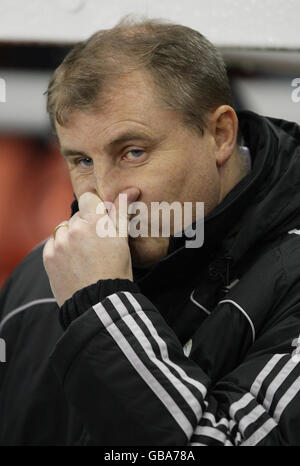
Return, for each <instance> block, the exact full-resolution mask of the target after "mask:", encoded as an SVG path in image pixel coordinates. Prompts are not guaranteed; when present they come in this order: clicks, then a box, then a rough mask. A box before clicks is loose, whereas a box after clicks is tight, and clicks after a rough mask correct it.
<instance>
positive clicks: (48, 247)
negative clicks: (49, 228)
mask: <svg viewBox="0 0 300 466" xmlns="http://www.w3.org/2000/svg"><path fill="white" fill-rule="evenodd" d="M53 255H54V238H53V236H50V238H49V239H48V241H46V243H45V246H44V248H43V263H44V265H45V263H46V261H47V259H48V258H49V257H53Z"/></svg>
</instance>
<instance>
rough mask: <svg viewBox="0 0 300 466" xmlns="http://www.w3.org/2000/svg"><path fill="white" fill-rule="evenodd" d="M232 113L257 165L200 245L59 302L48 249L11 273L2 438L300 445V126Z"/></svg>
mask: <svg viewBox="0 0 300 466" xmlns="http://www.w3.org/2000/svg"><path fill="white" fill-rule="evenodd" d="M238 117H239V122H240V129H241V132H242V134H243V137H244V140H245V143H246V145H247V146H248V147H249V149H250V153H251V157H252V165H253V168H252V170H251V172H250V173H249V174H248V175H247V176H246V177H245V178H244V179H243V180H241V181H240V183H239V184H238V185H236V186H235V187H234V189H233V190H232V191H231V192H230V193H229V194H228V195H227V196H226V198H225V199H224V200H223V202H222V203H221V204H220V205H219V206H218V207H217V208H216V209H215V210H214V211H213V212H212V213H211V214H210V215H209V216H208V217H207V218H206V219H205V239H204V245H203V247H201V248H198V249H193V248H185V247H184V238H173V237H171V240H170V247H169V252H168V255H167V256H166V257H165V258H164V259H162V260H161V261H160V262H158V263H157V264H155V265H154V266H153V267H152V268H151V269H149V270H147V271H146V272H144V273H141V271H138V270H134V283H133V282H131V281H129V280H121V279H115V280H104V281H101V280H99V282H97V283H95V284H93V285H91V286H89V287H86V288H84V289H82V290H79V291H77V292H76V293H75V294H74V295H73V296H72V298H70V299H69V300H67V301H66V302H65V303H64V305H63V306H62V307H61V308H60V309H59V307H58V306H57V304H56V301H55V299H54V297H53V294H52V292H51V289H50V285H49V281H48V278H47V275H46V272H45V270H44V266H43V261H42V250H43V243H42V244H41V245H39V246H37V247H36V248H35V249H34V250H33V251H32V252H31V253H30V254H29V255H28V256H27V257H26V258H25V259H24V260H23V261H22V262H21V264H20V265H19V266H18V267H17V268H16V269H15V271H14V272H13V273H12V275H11V276H10V278H9V279H8V280H7V282H6V284H5V286H4V287H3V289H2V291H1V294H0V317H1V324H0V337H1V338H2V339H3V340H2V342H3V341H5V344H6V362H0V444H2V445H49V444H50V445H106V446H108V445H135V446H136V445H165V446H178V445H180V446H184V445H300V338H299V334H300V129H299V126H297V125H296V124H295V123H291V122H288V121H283V120H278V119H274V118H267V117H261V116H259V115H257V114H255V113H253V112H246V111H244V112H240V113H239V114H238ZM191 169H192V167H191ZM72 207H73V212H74V211H76V208H78V207H77V203H76V201H74V202H73V204H72ZM99 260H101V258H99ZM83 266H84V265H83ZM99 279H101V277H99Z"/></svg>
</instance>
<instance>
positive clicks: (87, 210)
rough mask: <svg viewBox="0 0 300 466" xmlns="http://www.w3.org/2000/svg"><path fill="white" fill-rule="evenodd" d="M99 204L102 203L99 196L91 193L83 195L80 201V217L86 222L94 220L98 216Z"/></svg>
mask: <svg viewBox="0 0 300 466" xmlns="http://www.w3.org/2000/svg"><path fill="white" fill-rule="evenodd" d="M99 202H102V201H101V199H100V197H99V196H97V194H94V193H90V192H86V193H83V194H82V195H81V196H80V198H79V200H78V207H79V212H80V217H81V218H82V219H84V220H86V221H91V220H93V219H94V218H95V216H96V215H97V213H96V209H97V206H98V204H99Z"/></svg>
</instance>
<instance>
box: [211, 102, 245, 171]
mask: <svg viewBox="0 0 300 466" xmlns="http://www.w3.org/2000/svg"><path fill="white" fill-rule="evenodd" d="M238 124H239V121H238V117H237V115H236V113H235V111H234V109H233V108H232V107H230V106H229V105H221V106H220V107H218V108H217V109H216V110H215V112H214V113H213V114H212V115H211V118H210V130H211V134H212V136H213V138H214V142H215V156H216V163H217V166H219V167H221V166H222V165H223V164H224V163H225V162H227V160H228V159H229V158H230V156H231V154H232V153H233V151H234V149H235V146H236V139H237V132H238Z"/></svg>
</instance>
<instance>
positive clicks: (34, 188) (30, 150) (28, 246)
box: [0, 135, 73, 288]
mask: <svg viewBox="0 0 300 466" xmlns="http://www.w3.org/2000/svg"><path fill="white" fill-rule="evenodd" d="M72 200H73V191H72V186H71V183H70V180H69V175H68V170H67V166H66V162H65V161H64V159H63V157H62V155H61V154H60V152H59V149H58V147H57V144H56V143H55V142H54V141H41V140H39V139H38V138H34V137H25V136H18V135H15V136H13V135H0V238H1V241H0V288H1V287H2V286H3V284H4V282H5V280H6V278H7V277H8V275H9V274H10V273H11V272H12V270H13V269H14V268H15V267H16V265H17V264H18V263H19V262H20V261H21V260H22V259H23V258H24V257H25V256H26V255H27V254H28V253H29V252H30V251H31V250H32V249H33V248H34V247H35V246H36V245H37V244H38V243H40V242H41V241H43V240H44V239H45V238H47V237H48V236H49V235H51V234H52V231H53V229H54V227H55V226H56V225H57V224H58V223H60V222H61V221H62V220H65V219H68V218H69V217H70V213H71V209H70V204H71V202H72Z"/></svg>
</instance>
